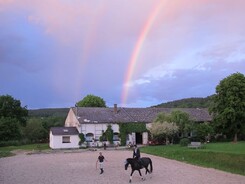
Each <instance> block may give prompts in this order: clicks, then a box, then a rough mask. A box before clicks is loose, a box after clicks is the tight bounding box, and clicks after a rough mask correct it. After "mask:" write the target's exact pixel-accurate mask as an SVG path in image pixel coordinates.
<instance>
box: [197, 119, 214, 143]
mask: <svg viewBox="0 0 245 184" xmlns="http://www.w3.org/2000/svg"><path fill="white" fill-rule="evenodd" d="M195 127H196V128H195V133H196V136H197V137H198V138H200V140H201V141H202V142H203V141H205V142H207V141H208V140H209V138H210V136H212V135H214V129H213V127H212V126H211V125H210V123H209V122H204V123H200V124H196V125H195Z"/></svg>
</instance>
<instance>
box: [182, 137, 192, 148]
mask: <svg viewBox="0 0 245 184" xmlns="http://www.w3.org/2000/svg"><path fill="white" fill-rule="evenodd" d="M189 143H190V140H189V139H188V138H183V139H181V140H180V146H188V144H189Z"/></svg>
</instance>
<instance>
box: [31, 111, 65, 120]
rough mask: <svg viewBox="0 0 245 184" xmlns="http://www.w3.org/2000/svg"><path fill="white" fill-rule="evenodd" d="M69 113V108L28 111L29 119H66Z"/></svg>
mask: <svg viewBox="0 0 245 184" xmlns="http://www.w3.org/2000/svg"><path fill="white" fill-rule="evenodd" d="M68 112H69V108H46V109H35V110H32V109H30V110H28V116H29V117H41V118H48V117H60V118H61V117H63V119H64V118H66V116H67V114H68Z"/></svg>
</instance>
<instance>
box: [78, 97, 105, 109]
mask: <svg viewBox="0 0 245 184" xmlns="http://www.w3.org/2000/svg"><path fill="white" fill-rule="evenodd" d="M76 105H77V106H78V107H106V104H105V101H104V99H103V98H101V97H98V96H95V95H87V96H86V97H84V98H83V99H82V100H81V101H79V102H77V103H76Z"/></svg>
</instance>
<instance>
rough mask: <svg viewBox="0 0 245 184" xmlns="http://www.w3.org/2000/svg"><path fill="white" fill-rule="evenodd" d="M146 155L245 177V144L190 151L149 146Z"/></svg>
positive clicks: (144, 148) (210, 146)
mask: <svg viewBox="0 0 245 184" xmlns="http://www.w3.org/2000/svg"><path fill="white" fill-rule="evenodd" d="M141 151H142V152H144V153H148V154H152V155H156V156H161V157H165V158H169V159H173V160H178V161H182V162H186V163H190V164H194V165H199V166H204V167H211V168H215V169H219V170H223V171H227V172H231V173H236V174H241V175H245V142H238V143H236V144H234V143H230V142H229V143H209V144H206V145H205V148H204V149H190V148H187V147H181V146H179V145H168V146H147V147H143V148H141Z"/></svg>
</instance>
